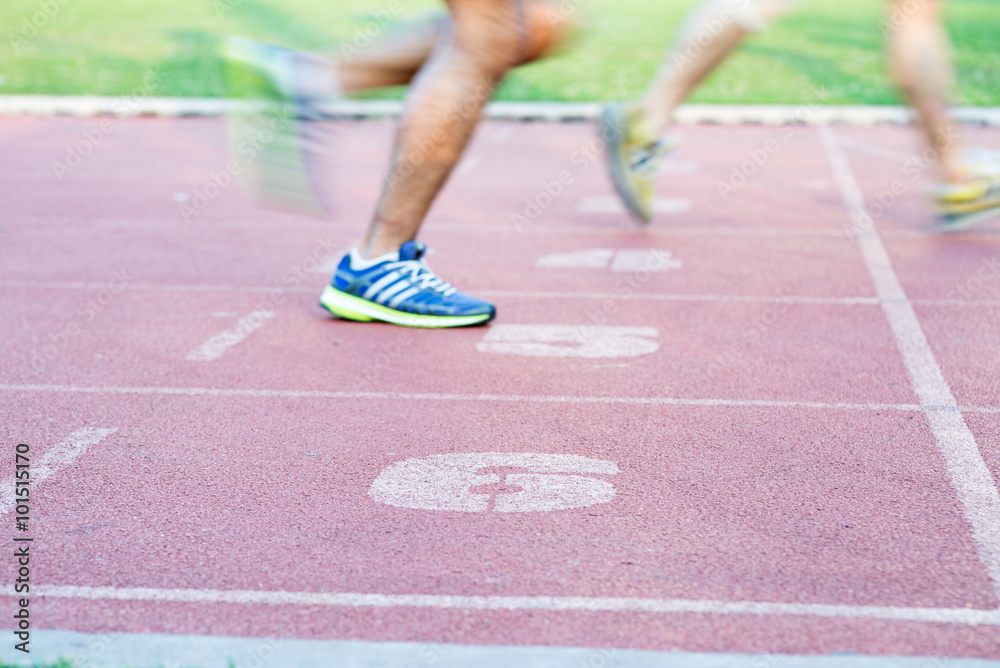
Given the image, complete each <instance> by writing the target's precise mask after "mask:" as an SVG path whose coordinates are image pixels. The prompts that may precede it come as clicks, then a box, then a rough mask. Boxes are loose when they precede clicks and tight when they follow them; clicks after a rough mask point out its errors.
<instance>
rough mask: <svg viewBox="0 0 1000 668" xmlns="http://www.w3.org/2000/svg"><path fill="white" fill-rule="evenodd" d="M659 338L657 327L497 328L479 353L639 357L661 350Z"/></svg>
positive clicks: (575, 326)
mask: <svg viewBox="0 0 1000 668" xmlns="http://www.w3.org/2000/svg"><path fill="white" fill-rule="evenodd" d="M657 336H658V333H657V331H656V328H655V327H611V326H607V325H599V326H598V325H493V326H492V327H490V329H489V331H487V332H486V336H484V337H483V340H482V341H480V342H479V343H477V344H476V350H478V351H480V352H483V353H493V354H496V355H524V356H528V357H585V358H590V359H595V358H615V357H638V356H639V355H649V354H651V353H654V352H656V351H657V350H659V348H660V344H659V342H658V341H657V340H656V337H657Z"/></svg>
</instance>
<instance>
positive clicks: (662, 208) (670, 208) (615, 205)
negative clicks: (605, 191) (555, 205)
mask: <svg viewBox="0 0 1000 668" xmlns="http://www.w3.org/2000/svg"><path fill="white" fill-rule="evenodd" d="M691 206H692V202H691V200H689V199H683V198H679V197H657V198H655V199H654V200H653V211H654V212H656V213H686V212H688V211H690V210H691ZM576 211H577V213H625V205H624V204H622V202H621V200H620V199H619V198H618V196H617V195H601V196H594V197H584V198H583V199H582V200H580V201H579V202H577V205H576Z"/></svg>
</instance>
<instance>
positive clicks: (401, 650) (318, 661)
mask: <svg viewBox="0 0 1000 668" xmlns="http://www.w3.org/2000/svg"><path fill="white" fill-rule="evenodd" d="M31 639H32V641H33V645H32V649H31V652H32V654H31V659H30V660H28V661H25V657H24V654H23V653H20V652H18V651H17V650H15V649H14V648H13V647H11V646H10V645H6V644H5V645H0V659H3V660H6V661H9V662H12V663H14V665H19V666H29V665H37V663H38V662H51V663H56V662H57V661H58V660H60V659H68V660H69V661H70V663H71V664H72V665H74V666H87V667H88V668H99V667H100V668H120V667H121V666H149V667H150V668H152V667H153V666H157V667H160V666H164V665H167V666H200V667H201V668H230V667H231V666H232V665H233V664H234V663H235V664H236V665H237V666H246V667H250V666H255V667H256V666H266V667H267V668H330V666H331V665H332V664H331V657H336V665H335V668H375V667H376V666H377V667H378V668H416V666H424V667H429V666H434V668H469V666H476V668H510V667H511V666H517V667H518V668H586V667H587V666H590V667H591V668H596V667H599V666H601V667H603V666H618V667H621V666H627V667H628V668H750V667H752V666H753V667H759V666H767V667H768V668H933V667H934V666H937V667H938V668H997V667H998V666H1000V662H997V661H990V660H988V659H972V658H948V659H939V658H934V657H928V656H872V655H858V654H854V655H821V654H812V655H802V654H797V655H796V654H738V653H732V652H679V651H676V650H667V651H663V650H637V649H623V648H619V647H592V646H591V647H559V646H552V645H544V646H539V645H502V646H497V645H460V644H457V643H454V642H449V643H443V642H398V641H391V642H372V641H365V640H305V639H297V638H296V639H292V638H285V637H271V638H262V637H256V638H247V637H233V636H205V635H168V634H165V633H101V634H96V633H80V632H77V631H49V630H32V632H31ZM18 654H20V656H18Z"/></svg>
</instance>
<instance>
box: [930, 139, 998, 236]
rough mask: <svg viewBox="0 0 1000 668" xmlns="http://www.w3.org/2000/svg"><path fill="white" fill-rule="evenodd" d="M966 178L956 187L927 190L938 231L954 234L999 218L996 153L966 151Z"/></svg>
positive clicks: (937, 186)
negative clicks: (933, 207)
mask: <svg viewBox="0 0 1000 668" xmlns="http://www.w3.org/2000/svg"><path fill="white" fill-rule="evenodd" d="M965 162H966V165H967V169H968V178H967V179H966V181H964V182H963V183H958V184H945V183H942V184H938V185H936V186H934V187H933V188H932V189H931V192H932V193H933V195H934V198H935V200H936V204H937V223H936V224H935V225H934V229H935V230H936V231H938V232H956V231H959V230H965V229H968V228H970V227H972V226H973V225H978V224H979V223H982V222H985V221H987V220H990V219H991V218H996V217H1000V153H998V152H995V151H978V152H970V153H969V154H968V156H967V157H966V160H965Z"/></svg>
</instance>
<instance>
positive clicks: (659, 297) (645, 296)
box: [476, 290, 1000, 306]
mask: <svg viewBox="0 0 1000 668" xmlns="http://www.w3.org/2000/svg"><path fill="white" fill-rule="evenodd" d="M476 294H477V295H482V296H484V297H495V298H504V297H507V298H511V299H593V300H600V301H605V300H608V299H611V300H615V301H667V302H723V303H725V302H746V303H752V304H830V305H839V306H877V305H878V303H879V300H878V299H877V298H875V297H799V296H794V295H775V296H757V295H712V294H706V295H683V294H665V293H632V294H618V293H614V292H521V291H517V290H477V291H476ZM998 304H1000V302H998Z"/></svg>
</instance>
